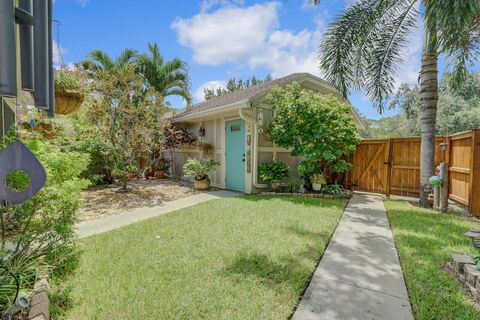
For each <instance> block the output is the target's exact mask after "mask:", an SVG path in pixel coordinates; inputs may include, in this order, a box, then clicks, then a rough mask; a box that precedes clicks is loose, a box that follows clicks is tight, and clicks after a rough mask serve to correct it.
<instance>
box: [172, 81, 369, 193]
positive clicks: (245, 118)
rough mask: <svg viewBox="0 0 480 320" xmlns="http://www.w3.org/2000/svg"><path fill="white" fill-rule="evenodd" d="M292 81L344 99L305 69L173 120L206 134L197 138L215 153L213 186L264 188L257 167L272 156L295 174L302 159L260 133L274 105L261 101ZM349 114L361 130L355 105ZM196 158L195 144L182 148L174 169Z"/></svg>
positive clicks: (196, 107)
mask: <svg viewBox="0 0 480 320" xmlns="http://www.w3.org/2000/svg"><path fill="white" fill-rule="evenodd" d="M292 82H297V83H299V84H300V85H301V86H303V87H305V88H308V89H310V90H313V91H316V92H319V93H321V94H331V95H333V96H335V97H337V98H338V99H340V100H344V99H343V98H342V95H341V94H340V92H338V90H336V89H335V88H334V87H333V86H332V85H330V84H329V83H328V82H326V81H325V80H322V79H320V78H318V77H315V76H313V75H311V74H309V73H294V74H291V75H288V76H286V77H283V78H279V79H275V80H272V81H268V82H264V83H261V84H258V85H256V86H253V87H250V88H246V89H243V90H240V91H236V92H232V93H228V94H226V95H223V96H219V97H215V98H213V99H210V100H207V101H204V102H201V103H199V104H196V105H194V106H192V107H191V108H188V109H185V110H181V111H180V112H178V113H177V114H176V115H175V116H174V117H173V118H172V120H171V122H172V124H174V125H176V126H178V127H186V128H187V129H188V130H189V131H190V132H194V133H197V132H198V131H199V130H200V128H202V132H203V131H204V132H205V135H204V136H203V137H201V138H198V139H199V140H200V141H202V142H208V143H211V144H213V145H214V150H215V151H214V154H213V155H210V156H209V157H210V158H213V159H215V160H217V161H219V162H220V166H218V167H217V170H216V171H215V172H214V173H213V174H212V175H211V177H210V180H211V182H212V185H213V186H214V187H217V188H222V189H233V190H238V191H242V192H245V193H254V192H257V191H258V190H259V189H262V188H265V187H267V185H265V184H262V183H261V181H258V178H257V177H258V174H257V168H258V165H259V164H261V163H266V162H272V161H273V160H274V159H278V160H280V161H283V162H285V163H287V164H288V165H289V166H290V169H291V173H292V175H294V176H295V175H297V166H298V164H299V163H300V161H301V158H299V157H293V156H291V154H290V151H289V150H286V149H283V148H280V147H277V146H276V145H275V144H274V143H272V142H270V141H267V140H266V139H265V138H264V136H263V134H262V131H263V130H262V129H263V127H265V126H266V125H267V124H268V123H270V121H271V120H272V116H273V114H272V107H271V106H270V105H268V104H266V103H265V97H266V95H267V94H268V92H269V91H270V90H271V89H272V88H273V87H274V86H282V85H286V84H288V83H292ZM352 118H353V120H354V121H355V123H356V124H357V126H358V127H359V129H363V128H364V125H363V123H362V121H361V120H360V118H359V116H358V114H357V113H356V112H355V109H354V108H353V107H352ZM167 156H168V155H167ZM200 156H201V153H200V151H198V150H197V148H195V147H193V146H191V147H187V148H184V149H182V150H180V151H179V152H178V154H177V155H176V157H175V160H176V163H175V167H176V169H177V170H176V172H181V168H182V167H183V164H184V163H185V161H186V160H187V159H188V158H193V157H200Z"/></svg>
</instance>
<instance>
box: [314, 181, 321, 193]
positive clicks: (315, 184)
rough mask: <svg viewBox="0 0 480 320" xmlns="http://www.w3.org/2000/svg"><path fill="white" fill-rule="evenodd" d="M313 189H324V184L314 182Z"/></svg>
mask: <svg viewBox="0 0 480 320" xmlns="http://www.w3.org/2000/svg"><path fill="white" fill-rule="evenodd" d="M312 189H313V191H320V190H322V184H321V183H312Z"/></svg>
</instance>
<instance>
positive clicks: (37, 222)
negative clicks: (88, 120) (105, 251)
mask: <svg viewBox="0 0 480 320" xmlns="http://www.w3.org/2000/svg"><path fill="white" fill-rule="evenodd" d="M23 142H24V143H25V144H26V145H27V147H28V148H29V149H30V150H32V152H33V153H34V154H35V155H36V156H37V158H38V159H39V160H40V162H41V163H42V165H43V166H44V168H45V170H46V171H47V181H46V184H45V186H44V187H43V188H42V189H41V190H40V192H39V193H38V194H37V195H35V196H34V197H33V198H32V199H30V200H28V201H26V202H25V203H23V204H19V205H10V206H6V207H0V210H2V215H1V223H2V226H3V228H2V249H1V250H0V259H1V260H2V261H3V264H4V265H5V266H6V267H8V268H9V269H10V270H11V271H12V272H13V273H15V274H16V275H17V276H18V278H19V280H20V283H21V288H22V290H28V289H31V287H32V286H33V282H34V281H35V278H36V277H37V274H38V273H39V272H44V273H50V274H54V275H56V274H65V273H66V272H68V271H70V270H71V269H72V268H73V266H74V265H75V263H74V260H75V259H76V257H78V255H77V254H76V249H75V244H74V239H75V231H74V224H75V216H76V213H77V211H78V209H79V208H80V205H81V197H80V192H81V190H82V189H84V188H86V187H87V186H88V185H89V181H88V180H85V179H82V178H80V175H81V174H82V172H83V171H84V170H85V169H86V168H87V167H88V163H89V157H88V155H85V154H81V153H78V152H72V151H65V150H62V149H61V148H60V147H58V146H55V145H53V144H52V143H49V142H46V141H43V140H40V139H36V138H34V139H28V140H25V141H23ZM19 179H20V180H22V179H23V178H22V177H21V176H19ZM20 180H19V181H18V182H19V183H20V182H21V181H20ZM7 242H8V243H9V245H8V246H7V245H6V243H7ZM12 281H13V278H12ZM14 295H15V290H14V286H13V283H10V285H9V286H2V291H1V292H0V310H3V309H4V308H5V307H7V306H8V305H9V304H10V303H11V302H12V300H13V297H14Z"/></svg>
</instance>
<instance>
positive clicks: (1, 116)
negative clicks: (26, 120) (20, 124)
mask: <svg viewBox="0 0 480 320" xmlns="http://www.w3.org/2000/svg"><path fill="white" fill-rule="evenodd" d="M14 124H15V113H14V112H13V110H12V109H11V108H10V107H9V106H8V105H7V102H6V101H5V100H3V99H1V98H0V138H3V136H4V135H6V134H7V133H8V131H9V130H10V128H11V127H12V126H13V125H14Z"/></svg>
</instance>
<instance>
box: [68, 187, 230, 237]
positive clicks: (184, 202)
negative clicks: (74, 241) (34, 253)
mask: <svg viewBox="0 0 480 320" xmlns="http://www.w3.org/2000/svg"><path fill="white" fill-rule="evenodd" d="M238 195H239V193H238V192H232V191H227V190H220V191H212V192H205V193H199V194H195V195H193V196H190V197H186V198H183V199H178V200H174V201H170V202H166V203H165V204H163V205H160V206H157V207H152V208H139V209H135V210H131V211H130V212H126V213H123V214H117V215H113V216H109V217H106V218H102V219H96V220H91V221H85V222H81V223H79V224H77V225H76V226H75V229H76V231H77V235H78V237H79V238H85V237H89V236H92V235H94V234H98V233H102V232H106V231H110V230H113V229H117V228H120V227H123V226H126V225H129V224H132V223H135V222H138V221H142V220H145V219H149V218H153V217H157V216H160V215H162V214H166V213H169V212H171V211H175V210H179V209H183V208H187V207H190V206H194V205H196V204H199V203H202V202H206V201H210V200H214V199H222V198H229V197H235V196H238Z"/></svg>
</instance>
